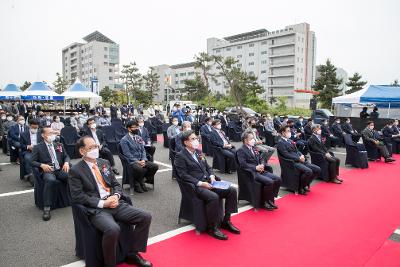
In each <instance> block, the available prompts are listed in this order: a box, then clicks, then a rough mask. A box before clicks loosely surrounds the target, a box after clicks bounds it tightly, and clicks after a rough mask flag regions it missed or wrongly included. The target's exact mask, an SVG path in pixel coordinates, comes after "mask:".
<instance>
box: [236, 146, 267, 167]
mask: <svg viewBox="0 0 400 267" xmlns="http://www.w3.org/2000/svg"><path fill="white" fill-rule="evenodd" d="M253 151H254V150H253ZM237 159H238V161H239V166H240V168H241V169H243V170H245V171H248V172H250V173H253V174H255V173H256V172H257V171H256V166H257V165H260V164H261V162H262V161H261V157H260V154H259V153H258V152H256V151H254V154H253V153H251V150H250V149H249V148H248V147H247V146H246V145H243V146H242V147H241V148H239V149H238V150H237Z"/></svg>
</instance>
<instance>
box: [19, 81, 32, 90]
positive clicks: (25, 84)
mask: <svg viewBox="0 0 400 267" xmlns="http://www.w3.org/2000/svg"><path fill="white" fill-rule="evenodd" d="M31 84H32V83H31V82H28V81H25V82H24V84H23V85H22V86H21V91H25V90H26V89H28V88H29V86H31Z"/></svg>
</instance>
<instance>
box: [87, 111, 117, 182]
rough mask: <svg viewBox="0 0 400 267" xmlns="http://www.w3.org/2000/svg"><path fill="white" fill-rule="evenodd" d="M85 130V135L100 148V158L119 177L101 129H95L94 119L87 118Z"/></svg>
mask: <svg viewBox="0 0 400 267" xmlns="http://www.w3.org/2000/svg"><path fill="white" fill-rule="evenodd" d="M86 125H87V130H86V135H89V136H90V137H92V138H93V139H94V140H95V141H96V144H97V145H99V148H100V157H101V158H102V159H106V160H108V161H109V162H110V164H111V170H112V171H113V172H114V173H115V174H116V175H119V172H118V170H117V169H116V168H115V161H114V156H113V154H112V153H111V151H110V149H108V147H107V142H106V137H105V136H104V133H103V131H102V130H101V129H97V125H96V122H95V119H94V118H89V119H88V120H87V121H86Z"/></svg>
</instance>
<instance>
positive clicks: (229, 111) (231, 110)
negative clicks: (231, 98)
mask: <svg viewBox="0 0 400 267" xmlns="http://www.w3.org/2000/svg"><path fill="white" fill-rule="evenodd" d="M242 110H243V112H244V115H245V116H256V117H258V116H260V114H259V113H257V112H255V111H254V110H252V109H251V108H246V107H243V108H242ZM239 111H240V110H239ZM238 113H239V112H238V110H237V109H236V107H227V108H226V109H225V110H224V114H225V115H226V116H227V117H229V116H235V115H236V116H237V115H238Z"/></svg>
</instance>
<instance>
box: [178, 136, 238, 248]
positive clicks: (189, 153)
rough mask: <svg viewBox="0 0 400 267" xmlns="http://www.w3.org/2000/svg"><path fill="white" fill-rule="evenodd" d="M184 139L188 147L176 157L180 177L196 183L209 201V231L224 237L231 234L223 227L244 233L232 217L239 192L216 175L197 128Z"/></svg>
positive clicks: (198, 195) (207, 206) (200, 195)
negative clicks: (201, 148) (201, 147)
mask: <svg viewBox="0 0 400 267" xmlns="http://www.w3.org/2000/svg"><path fill="white" fill-rule="evenodd" d="M182 142H183V144H184V145H185V149H183V150H182V151H181V152H179V153H178V154H177V155H176V158H175V168H176V171H177V173H178V179H179V180H181V181H183V182H186V183H192V184H194V185H195V190H196V194H197V197H198V198H200V199H202V200H203V201H204V202H205V204H206V215H207V223H208V234H209V235H211V236H212V237H214V238H217V239H220V240H227V239H228V237H227V236H226V235H225V234H224V233H222V232H221V230H220V228H222V229H226V230H228V231H229V232H231V233H234V234H240V230H239V229H238V228H236V227H235V226H234V225H233V224H232V222H231V220H230V218H231V214H232V213H236V212H237V202H238V200H237V191H236V189H235V188H234V187H232V186H230V183H229V182H225V181H221V179H220V178H218V177H216V176H215V175H214V173H213V171H212V170H211V168H210V166H209V165H208V164H207V161H206V159H205V157H204V156H203V155H202V154H201V153H200V151H199V150H197V149H198V147H199V139H198V137H197V136H196V134H195V133H194V131H191V130H190V131H185V132H183V134H182ZM221 198H224V199H225V215H224V218H223V220H222V223H221V224H220V216H219V214H220V199H221Z"/></svg>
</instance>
